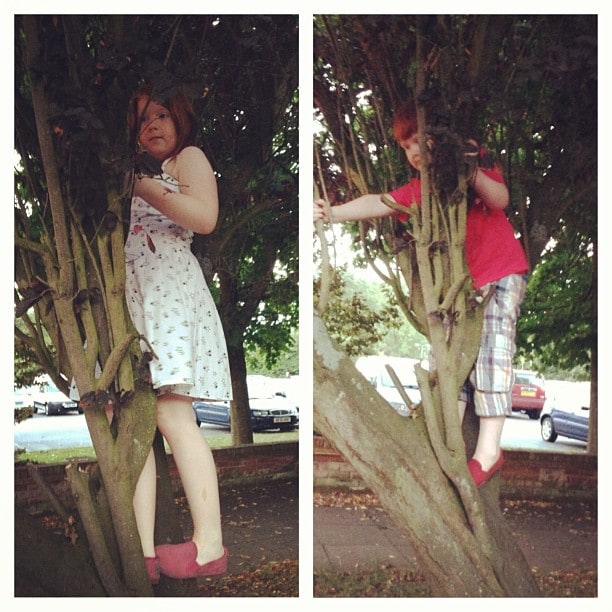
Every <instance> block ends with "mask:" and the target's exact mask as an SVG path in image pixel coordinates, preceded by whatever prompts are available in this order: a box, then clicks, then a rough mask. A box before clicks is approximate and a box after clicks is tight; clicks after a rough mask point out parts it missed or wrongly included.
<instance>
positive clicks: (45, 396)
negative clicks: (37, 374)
mask: <svg viewBox="0 0 612 612" xmlns="http://www.w3.org/2000/svg"><path fill="white" fill-rule="evenodd" d="M32 400H33V404H34V412H44V413H45V414H46V415H47V416H50V415H52V414H65V413H66V412H74V411H78V412H79V414H82V413H83V410H82V409H81V408H80V407H79V404H78V402H75V401H74V400H71V399H70V398H69V397H68V396H67V395H64V393H62V392H61V391H60V390H59V389H58V388H57V387H56V386H55V384H54V383H53V382H52V381H51V378H50V377H49V376H46V375H45V376H43V377H42V378H41V379H40V381H37V382H36V385H35V390H34V392H33V393H32Z"/></svg>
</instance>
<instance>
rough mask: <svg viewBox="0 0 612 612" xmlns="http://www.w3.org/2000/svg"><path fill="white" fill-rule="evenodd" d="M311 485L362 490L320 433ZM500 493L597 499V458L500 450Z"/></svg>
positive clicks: (315, 444) (514, 496) (511, 496)
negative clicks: (501, 464)
mask: <svg viewBox="0 0 612 612" xmlns="http://www.w3.org/2000/svg"><path fill="white" fill-rule="evenodd" d="M313 452H314V466H313V477H314V485H315V487H337V488H348V489H353V490H363V489H366V488H367V487H366V486H365V483H364V482H363V480H362V479H361V477H360V476H359V474H358V473H357V472H356V471H355V470H354V469H353V467H352V466H351V465H350V464H349V463H348V462H347V461H346V460H345V459H344V457H343V456H342V455H341V454H340V453H339V452H338V450H337V449H336V448H335V446H334V445H333V444H332V443H331V442H330V441H329V440H327V439H326V438H324V437H323V436H318V435H316V436H315V437H314V442H313ZM504 459H505V462H504V467H503V468H502V483H501V495H502V497H504V498H506V499H540V500H554V499H577V500H585V501H592V500H595V499H597V457H592V456H589V455H576V454H563V453H549V452H541V453H538V452H529V451H504Z"/></svg>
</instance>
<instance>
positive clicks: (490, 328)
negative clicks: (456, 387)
mask: <svg viewBox="0 0 612 612" xmlns="http://www.w3.org/2000/svg"><path fill="white" fill-rule="evenodd" d="M526 286H527V276H526V275H523V274H511V275H509V276H505V277H504V278H502V279H500V280H499V281H496V282H494V283H489V284H488V285H485V286H484V287H483V293H486V292H487V289H488V290H489V291H493V295H492V296H491V297H490V299H489V301H488V302H487V305H486V308H485V313H484V320H483V325H482V336H481V338H480V350H479V351H478V357H476V362H475V363H474V367H473V369H472V371H471V373H470V376H469V379H468V380H467V381H466V382H465V384H464V385H463V388H462V389H461V393H460V395H459V399H460V400H463V401H466V402H467V401H469V399H470V396H472V395H473V399H474V409H475V411H476V414H477V415H478V416H485V417H486V416H490V417H491V416H510V415H511V414H512V385H513V384H514V372H513V369H512V359H513V358H514V353H515V352H516V344H515V338H516V322H517V320H518V317H519V313H520V309H521V302H522V301H523V298H524V297H525V287H526Z"/></svg>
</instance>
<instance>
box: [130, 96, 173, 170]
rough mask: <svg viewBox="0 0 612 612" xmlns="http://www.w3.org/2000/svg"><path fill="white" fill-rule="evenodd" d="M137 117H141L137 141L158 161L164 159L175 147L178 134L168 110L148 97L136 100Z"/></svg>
mask: <svg viewBox="0 0 612 612" xmlns="http://www.w3.org/2000/svg"><path fill="white" fill-rule="evenodd" d="M137 108H138V117H140V118H141V124H140V133H139V134H138V142H139V143H140V145H141V146H142V147H143V149H145V151H147V153H150V154H151V155H152V156H153V157H154V158H155V159H157V160H158V161H160V162H163V161H165V160H166V159H168V157H170V155H171V154H172V153H173V152H174V150H175V149H176V146H177V144H178V135H177V133H176V125H175V124H174V120H173V119H172V116H171V115H170V111H169V110H168V109H167V108H166V107H165V106H162V105H161V104H159V103H158V102H156V101H155V100H149V98H140V99H139V100H138V105H137Z"/></svg>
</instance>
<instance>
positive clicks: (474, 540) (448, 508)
mask: <svg viewBox="0 0 612 612" xmlns="http://www.w3.org/2000/svg"><path fill="white" fill-rule="evenodd" d="M314 384H315V390H316V393H315V406H314V419H315V426H316V429H317V430H318V431H319V432H320V433H322V434H323V435H324V436H325V437H327V438H328V439H329V440H331V441H332V442H333V443H334V445H335V446H336V447H337V448H338V450H339V451H340V452H341V453H342V454H343V455H344V457H345V458H346V459H347V460H348V461H349V462H350V463H351V464H352V465H353V467H354V468H355V469H356V470H357V471H358V472H359V474H360V476H361V477H362V478H363V480H364V482H365V483H366V484H367V485H368V487H370V488H371V490H372V491H374V492H375V493H376V494H377V496H378V498H379V500H380V502H381V504H382V505H383V506H384V507H385V509H386V510H387V511H388V512H389V514H390V516H391V517H392V518H393V519H394V520H395V521H396V523H397V525H398V526H399V527H400V528H402V529H403V530H404V532H405V533H406V535H407V537H408V538H409V540H410V542H411V543H412V545H413V547H414V550H415V554H416V556H417V559H418V562H419V566H420V567H421V569H422V571H423V573H424V575H425V577H426V579H427V581H428V583H429V585H430V587H431V589H432V592H433V594H434V595H436V596H442V597H490V596H535V595H537V594H538V589H537V587H536V585H535V582H534V579H533V577H532V575H531V571H530V568H529V566H528V564H527V563H526V562H525V559H524V557H523V555H522V553H521V552H520V550H519V549H518V548H517V546H516V543H515V542H514V541H513V539H512V537H510V534H509V533H508V532H507V530H506V529H505V528H504V526H503V517H502V516H501V513H500V512H499V508H498V505H497V506H496V504H495V503H494V502H492V501H490V498H489V496H490V495H492V499H493V500H494V499H495V497H496V492H495V491H494V492H492V493H491V491H490V490H491V489H492V488H493V487H498V486H499V483H498V482H497V484H496V481H497V480H498V477H496V478H494V479H492V480H491V481H490V482H489V483H488V484H487V485H485V487H483V489H482V490H481V494H479V493H478V492H477V491H476V490H475V489H474V487H473V484H472V483H471V478H470V476H469V473H468V471H467V468H466V467H465V466H464V467H463V470H462V473H461V475H460V477H459V478H458V480H457V481H456V482H455V484H453V483H451V481H450V480H449V479H448V477H447V476H445V473H444V472H443V470H442V468H441V466H440V464H439V462H438V459H437V457H436V453H435V452H434V450H433V449H432V444H431V440H430V437H429V434H428V431H427V427H426V424H425V422H424V418H423V412H422V410H421V409H419V410H418V416H417V417H416V418H414V419H410V418H403V417H400V416H399V415H398V414H397V413H396V412H395V410H393V408H392V407H391V406H389V405H388V404H387V403H386V402H385V401H384V400H383V399H382V398H381V397H380V396H379V395H378V394H377V393H376V391H375V390H374V389H373V388H372V387H371V385H370V384H369V383H368V382H367V381H366V380H365V378H363V376H361V374H359V373H358V372H357V370H356V369H355V368H354V366H353V365H352V363H351V361H350V360H349V359H348V358H347V357H346V356H345V355H343V354H342V353H341V352H340V351H339V350H338V349H337V348H336V347H335V346H334V345H333V343H332V341H331V339H330V338H329V336H328V334H327V332H326V330H325V328H324V326H323V324H322V323H321V321H320V320H319V319H318V318H315V325H314ZM457 485H458V486H459V487H460V488H463V489H471V492H472V495H473V497H472V507H470V508H466V507H465V505H464V503H463V502H462V499H461V498H460V495H459V494H458V492H457ZM487 490H489V492H487ZM497 494H498V492H497ZM483 497H486V500H487V501H485V502H483V500H482V498H483ZM496 508H497V509H496Z"/></svg>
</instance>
